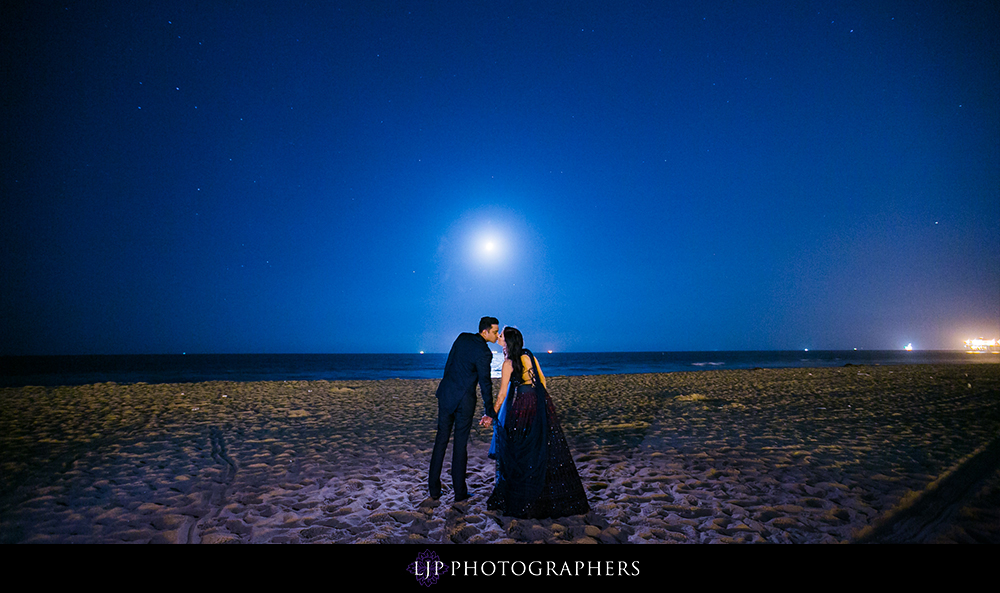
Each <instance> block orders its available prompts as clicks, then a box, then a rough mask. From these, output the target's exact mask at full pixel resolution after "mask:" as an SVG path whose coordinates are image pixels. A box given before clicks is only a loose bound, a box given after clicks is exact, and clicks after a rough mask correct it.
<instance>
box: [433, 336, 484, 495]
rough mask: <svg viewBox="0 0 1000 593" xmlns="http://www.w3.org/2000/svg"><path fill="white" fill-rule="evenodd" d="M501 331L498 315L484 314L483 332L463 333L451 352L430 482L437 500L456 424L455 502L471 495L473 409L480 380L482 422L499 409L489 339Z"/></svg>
mask: <svg viewBox="0 0 1000 593" xmlns="http://www.w3.org/2000/svg"><path fill="white" fill-rule="evenodd" d="M499 333H500V322H499V321H498V320H497V319H496V318H495V317H483V318H482V319H480V320H479V333H478V334H470V333H462V334H460V335H459V336H458V338H456V339H455V343H454V344H453V345H452V346H451V352H449V353H448V362H446V363H445V365H444V378H443V379H441V383H440V384H439V385H438V389H437V399H438V429H437V438H435V439H434V453H433V455H431V471H430V478H429V480H428V482H427V485H428V487H429V489H430V495H431V498H433V499H435V500H437V499H438V498H440V497H441V466H442V465H443V464H444V452H445V449H446V448H447V447H448V439H449V438H451V430H452V427H454V429H455V442H454V444H453V445H452V457H451V483H452V488H453V489H454V490H455V502H461V501H463V500H465V499H467V498H469V496H470V495H469V490H468V488H466V486H465V467H466V464H467V462H468V458H469V457H468V453H467V451H466V446H467V445H468V443H469V432H470V431H471V429H472V416H473V412H475V411H476V382H477V381H478V382H479V391H480V392H481V393H482V397H483V407H484V408H485V410H484V412H485V413H484V414H483V417H482V418H481V419H480V420H479V424H480V426H485V427H487V428H489V427H490V426H491V425H492V423H493V419H494V418H496V412H494V411H493V380H492V379H491V378H490V362H491V361H492V360H493V353H492V352H490V347H489V346H487V345H486V342H493V343H496V341H497V336H498V334H499Z"/></svg>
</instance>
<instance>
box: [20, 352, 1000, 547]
mask: <svg viewBox="0 0 1000 593" xmlns="http://www.w3.org/2000/svg"><path fill="white" fill-rule="evenodd" d="M437 383H438V382H437V381H436V380H386V381H345V382H333V381H330V382H327V381H308V382H306V381H301V382H258V383H232V382H209V383H182V384H161V385H147V384H142V383H140V384H134V385H118V384H114V383H101V384H93V385H85V386H78V387H23V388H7V389H3V390H0V463H2V465H0V468H2V471H0V542H2V543H19V542H25V543H118V542H127V543H266V542H270V543H306V542H333V543H421V544H428V543H511V542H548V543H604V544H618V543H621V544H625V543H633V544H639V543H716V542H717V543H761V542H770V543H841V542H852V541H898V540H900V539H901V540H903V541H917V542H994V543H996V542H1000V510H998V509H1000V470H998V466H997V463H996V460H995V457H996V455H995V453H994V452H993V451H994V449H995V447H996V445H995V443H996V442H997V439H998V435H1000V364H977V365H949V366H847V367H840V368H827V369H758V370H745V371H744V370H741V371H724V370H715V371H704V372H694V373H670V374H646V375H603V376H582V377H552V378H550V385H549V387H550V392H551V394H552V397H553V400H554V402H555V405H556V409H557V411H558V412H559V415H560V418H561V420H562V425H563V429H564V431H565V433H566V437H567V440H568V441H569V444H570V447H571V449H572V450H573V453H574V458H575V460H576V463H577V466H578V468H579V471H580V474H581V477H582V478H583V481H584V485H585V487H586V489H587V492H588V497H589V499H590V503H591V506H592V509H593V510H592V511H591V512H590V513H589V514H587V515H583V516H575V517H565V518H560V519H555V520H551V519H550V520H518V519H512V518H510V517H504V516H500V515H498V514H496V513H494V512H492V511H487V510H486V509H485V501H486V498H487V496H488V495H489V493H490V490H491V487H492V481H493V476H494V466H493V462H492V461H491V460H489V459H487V458H486V452H487V448H488V446H489V438H490V434H491V433H490V432H489V431H487V430H485V429H480V428H476V427H474V428H473V432H472V436H471V439H470V443H469V471H470V476H469V486H470V489H471V490H472V492H473V494H474V496H473V498H472V499H471V500H469V501H465V502H462V503H458V504H453V496H452V494H451V491H450V483H449V482H450V479H449V478H448V471H449V467H450V457H451V453H450V447H449V452H448V455H447V457H446V461H445V468H444V474H443V475H444V482H445V493H444V495H443V496H442V498H441V499H440V501H436V502H434V501H430V500H428V499H427V488H426V476H427V466H428V463H429V460H430V454H431V447H432V444H433V440H434V433H435V423H436V413H437V403H436V400H435V398H434V391H435V388H436V387H437ZM498 383H499V381H496V382H495V385H494V389H497V388H498V387H499V385H498ZM990 445H994V448H992V449H991V448H990ZM963 468H964V469H963ZM942 484H945V485H947V488H945V487H942ZM935 496H936V499H935V498H934V497H935ZM932 499H933V500H932ZM904 519H905V520H906V521H909V522H910V525H911V526H912V525H916V527H911V528H910V529H909V530H908V531H905V532H902V531H899V529H897V525H898V524H901V523H902V522H903V521H904ZM894 534H895V535H894ZM893 538H896V539H893Z"/></svg>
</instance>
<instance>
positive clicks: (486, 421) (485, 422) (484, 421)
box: [479, 414, 493, 428]
mask: <svg viewBox="0 0 1000 593" xmlns="http://www.w3.org/2000/svg"><path fill="white" fill-rule="evenodd" d="M479 426H482V427H483V428H491V427H492V426H493V419H492V418H490V417H489V416H487V415H486V414H483V417H482V418H480V419H479Z"/></svg>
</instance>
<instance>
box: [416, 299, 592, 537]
mask: <svg viewBox="0 0 1000 593" xmlns="http://www.w3.org/2000/svg"><path fill="white" fill-rule="evenodd" d="M499 323H500V322H499V321H498V320H497V319H496V318H495V317H483V318H482V319H481V320H480V321H479V333H478V334H468V333H463V334H461V335H459V336H458V339H456V340H455V344H454V345H453V346H452V347H451V352H449V353H448V362H447V363H445V367H444V378H443V379H442V380H441V383H440V385H438V390H437V398H438V430H437V438H436V439H435V441H434V453H433V455H432V457H431V468H430V478H429V481H428V486H429V488H430V495H431V498H434V499H437V498H439V497H440V496H441V467H442V464H443V463H444V453H445V449H446V448H447V446H448V439H449V437H450V436H451V431H452V427H454V429H455V443H454V446H453V457H452V464H451V476H452V485H453V487H454V490H455V502H459V501H462V500H465V499H467V498H469V496H470V494H469V492H468V489H467V488H466V485H465V469H466V464H467V459H468V455H467V453H466V445H467V444H468V439H469V431H470V430H471V428H472V417H473V412H474V411H475V408H476V382H477V381H478V382H479V389H480V391H481V393H482V398H483V407H484V408H485V410H484V412H485V413H484V414H483V417H482V418H481V419H480V420H479V424H480V426H485V427H487V428H489V427H490V426H492V427H493V443H492V445H491V446H490V457H491V458H493V459H496V463H497V477H496V484H494V488H493V494H492V495H490V498H489V500H487V501H486V507H487V508H488V509H490V510H497V511H500V513H501V514H504V515H509V516H513V517H521V518H534V519H541V518H545V517H564V516H566V515H578V514H582V513H586V512H587V511H589V510H590V506H589V505H588V504H587V496H586V494H585V493H584V490H583V484H582V483H581V482H580V476H579V474H578V473H577V471H576V465H575V464H574V463H573V458H572V456H571V455H570V452H569V446H568V445H567V444H566V438H565V437H564V436H563V433H562V428H561V427H560V425H559V419H558V418H557V417H556V412H555V408H554V407H553V405H552V399H551V398H550V397H549V394H548V391H546V389H545V376H544V375H543V374H542V369H541V367H539V366H538V361H537V360H535V357H534V355H533V354H532V353H531V351H530V350H526V349H525V348H524V340H523V338H522V336H521V332H520V331H518V330H517V329H516V328H513V327H506V328H504V330H503V333H502V334H501V333H500V331H499V329H500V325H499ZM486 342H494V343H497V342H499V343H500V345H501V346H503V348H504V355H505V356H504V363H503V372H502V378H501V381H500V394H499V397H498V398H497V403H496V405H494V404H493V382H492V380H491V379H490V361H491V360H492V359H493V355H492V353H491V352H490V349H489V347H488V346H487V345H486Z"/></svg>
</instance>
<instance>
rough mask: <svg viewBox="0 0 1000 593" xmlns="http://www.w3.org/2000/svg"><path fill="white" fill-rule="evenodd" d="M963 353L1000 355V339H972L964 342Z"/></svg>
mask: <svg viewBox="0 0 1000 593" xmlns="http://www.w3.org/2000/svg"><path fill="white" fill-rule="evenodd" d="M965 351H966V352H993V353H1000V339H993V340H986V339H983V338H973V339H971V340H966V341H965Z"/></svg>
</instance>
